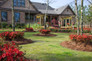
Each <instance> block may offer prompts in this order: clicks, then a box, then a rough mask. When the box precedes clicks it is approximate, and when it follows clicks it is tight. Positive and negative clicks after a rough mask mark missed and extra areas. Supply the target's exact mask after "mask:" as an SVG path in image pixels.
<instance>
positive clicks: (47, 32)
mask: <svg viewBox="0 0 92 61" xmlns="http://www.w3.org/2000/svg"><path fill="white" fill-rule="evenodd" d="M39 32H41V33H42V34H50V32H51V31H50V30H46V29H41V30H40V31H39Z"/></svg>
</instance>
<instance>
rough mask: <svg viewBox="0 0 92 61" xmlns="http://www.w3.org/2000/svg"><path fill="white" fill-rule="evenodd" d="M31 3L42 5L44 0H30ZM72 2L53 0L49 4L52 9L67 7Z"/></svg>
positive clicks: (69, 0)
mask: <svg viewBox="0 0 92 61" xmlns="http://www.w3.org/2000/svg"><path fill="white" fill-rule="evenodd" d="M31 1H32V2H40V3H43V2H44V0H31ZM72 1H74V0H53V2H52V3H51V4H50V6H52V7H53V8H59V7H61V6H64V5H67V4H69V3H70V2H72Z"/></svg>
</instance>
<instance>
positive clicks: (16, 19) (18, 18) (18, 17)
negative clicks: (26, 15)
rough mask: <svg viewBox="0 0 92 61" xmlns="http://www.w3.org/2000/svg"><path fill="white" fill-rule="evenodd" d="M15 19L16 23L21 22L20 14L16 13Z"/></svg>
mask: <svg viewBox="0 0 92 61" xmlns="http://www.w3.org/2000/svg"><path fill="white" fill-rule="evenodd" d="M14 19H15V22H19V20H20V13H17V12H15V13H14Z"/></svg>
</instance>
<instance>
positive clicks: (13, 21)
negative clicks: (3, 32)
mask: <svg viewBox="0 0 92 61" xmlns="http://www.w3.org/2000/svg"><path fill="white" fill-rule="evenodd" d="M12 29H13V32H15V20H14V6H13V0H12Z"/></svg>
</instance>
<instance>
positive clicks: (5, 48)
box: [0, 41, 26, 61]
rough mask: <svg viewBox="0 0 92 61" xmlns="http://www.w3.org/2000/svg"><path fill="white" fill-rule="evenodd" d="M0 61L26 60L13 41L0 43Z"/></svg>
mask: <svg viewBox="0 0 92 61" xmlns="http://www.w3.org/2000/svg"><path fill="white" fill-rule="evenodd" d="M0 61H26V59H25V57H24V53H23V52H22V51H19V49H18V47H17V46H16V44H15V42H13V41H12V43H6V44H2V45H0Z"/></svg>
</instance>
